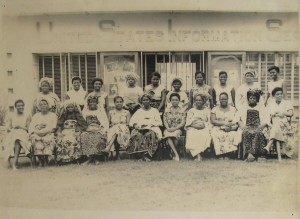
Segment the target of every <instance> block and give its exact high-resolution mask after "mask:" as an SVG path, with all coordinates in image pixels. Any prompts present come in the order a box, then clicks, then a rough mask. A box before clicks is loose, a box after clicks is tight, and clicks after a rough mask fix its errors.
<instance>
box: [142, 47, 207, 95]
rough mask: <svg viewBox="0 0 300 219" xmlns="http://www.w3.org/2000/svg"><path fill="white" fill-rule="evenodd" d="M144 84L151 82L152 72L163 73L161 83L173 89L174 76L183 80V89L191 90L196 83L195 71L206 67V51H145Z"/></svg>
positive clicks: (168, 88)
mask: <svg viewBox="0 0 300 219" xmlns="http://www.w3.org/2000/svg"><path fill="white" fill-rule="evenodd" d="M143 63H144V64H143V66H144V69H143V71H144V75H145V80H144V85H147V84H150V83H151V73H152V72H154V71H158V72H159V73H161V83H162V84H163V85H164V86H165V87H166V88H167V90H171V81H172V80H173V78H174V77H180V78H182V80H183V83H184V84H183V86H182V90H185V91H189V90H190V89H191V87H192V86H193V85H194V73H195V72H196V71H201V70H204V69H205V65H204V52H200V53H171V52H169V53H144V55H143Z"/></svg>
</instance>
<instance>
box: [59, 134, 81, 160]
mask: <svg viewBox="0 0 300 219" xmlns="http://www.w3.org/2000/svg"><path fill="white" fill-rule="evenodd" d="M56 153H57V161H61V162H71V161H74V160H77V159H78V158H80V157H81V154H82V153H81V147H80V133H79V132H75V129H64V130H63V131H62V136H60V137H58V138H57V145H56Z"/></svg>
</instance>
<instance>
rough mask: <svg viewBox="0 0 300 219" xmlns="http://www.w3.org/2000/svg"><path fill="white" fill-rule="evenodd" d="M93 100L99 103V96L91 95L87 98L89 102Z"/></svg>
mask: <svg viewBox="0 0 300 219" xmlns="http://www.w3.org/2000/svg"><path fill="white" fill-rule="evenodd" d="M91 100H95V101H96V102H97V103H98V97H97V96H94V95H91V96H89V97H88V98H87V102H88V103H89V102H90V101H91Z"/></svg>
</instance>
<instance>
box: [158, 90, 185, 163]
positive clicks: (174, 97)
mask: <svg viewBox="0 0 300 219" xmlns="http://www.w3.org/2000/svg"><path fill="white" fill-rule="evenodd" d="M169 98H170V101H171V104H172V106H171V107H168V108H167V109H166V111H165V113H164V115H163V120H164V125H165V127H166V129H165V131H164V138H166V139H167V142H168V144H169V146H170V147H171V149H172V151H173V152H174V154H175V156H174V158H173V159H174V160H176V161H179V155H178V152H177V150H176V146H177V143H178V138H179V137H180V136H181V134H182V132H181V128H182V127H183V126H184V125H185V117H186V113H185V110H184V109H183V108H181V107H180V106H179V102H180V95H179V94H178V93H172V94H171V95H170V97H169Z"/></svg>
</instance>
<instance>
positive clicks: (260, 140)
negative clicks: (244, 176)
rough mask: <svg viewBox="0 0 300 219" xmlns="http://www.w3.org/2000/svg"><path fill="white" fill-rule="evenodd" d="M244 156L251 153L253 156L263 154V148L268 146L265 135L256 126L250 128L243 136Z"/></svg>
mask: <svg viewBox="0 0 300 219" xmlns="http://www.w3.org/2000/svg"><path fill="white" fill-rule="evenodd" d="M242 141H243V148H244V150H243V151H244V155H245V154H248V153H251V154H253V155H259V154H263V148H264V147H265V146H266V138H265V136H264V133H263V132H262V131H261V130H259V129H258V127H255V126H248V127H247V128H246V129H245V130H244V131H243V134H242Z"/></svg>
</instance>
